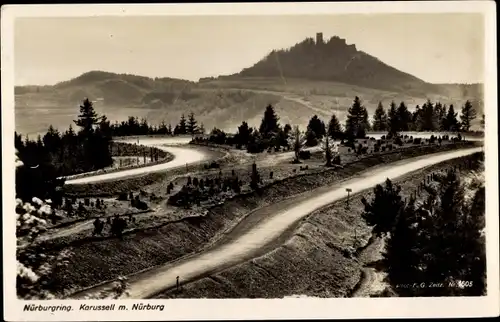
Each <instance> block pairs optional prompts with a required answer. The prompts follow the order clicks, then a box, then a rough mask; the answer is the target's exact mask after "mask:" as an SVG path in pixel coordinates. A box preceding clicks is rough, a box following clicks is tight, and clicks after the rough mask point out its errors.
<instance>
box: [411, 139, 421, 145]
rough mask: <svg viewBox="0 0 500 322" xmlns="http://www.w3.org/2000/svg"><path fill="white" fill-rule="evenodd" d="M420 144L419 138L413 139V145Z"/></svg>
mask: <svg viewBox="0 0 500 322" xmlns="http://www.w3.org/2000/svg"><path fill="white" fill-rule="evenodd" d="M421 143H422V139H421V138H414V139H413V144H421Z"/></svg>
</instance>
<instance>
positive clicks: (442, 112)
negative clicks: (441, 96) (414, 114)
mask: <svg viewBox="0 0 500 322" xmlns="http://www.w3.org/2000/svg"><path fill="white" fill-rule="evenodd" d="M434 114H435V117H436V123H437V129H439V130H442V128H441V127H442V124H443V119H444V118H445V116H446V105H442V104H441V103H440V102H437V103H436V106H435V107H434Z"/></svg>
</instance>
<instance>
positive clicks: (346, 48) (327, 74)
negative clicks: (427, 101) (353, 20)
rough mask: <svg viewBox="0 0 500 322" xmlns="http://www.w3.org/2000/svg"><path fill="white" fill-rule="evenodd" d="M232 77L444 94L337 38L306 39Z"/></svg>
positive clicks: (439, 89)
mask: <svg viewBox="0 0 500 322" xmlns="http://www.w3.org/2000/svg"><path fill="white" fill-rule="evenodd" d="M234 77H282V78H284V79H286V78H301V79H308V80H321V81H335V82H340V83H346V84H353V85H357V86H361V87H368V88H374V89H381V90H388V91H396V92H406V93H409V94H420V93H426V94H428V93H435V94H444V92H443V91H445V90H446V89H445V88H442V87H441V86H439V85H435V84H430V83H427V82H425V81H423V80H421V79H419V78H417V77H415V76H412V75H410V74H407V73H404V72H402V71H400V70H397V69H396V68H393V67H391V66H389V65H387V64H385V63H384V62H382V61H380V60H379V59H378V58H376V57H373V56H371V55H369V54H367V53H365V52H363V51H359V50H357V48H356V45H354V44H347V42H346V40H345V39H342V38H339V37H337V36H334V37H332V38H330V39H329V40H328V41H323V39H322V36H319V39H316V40H314V39H313V38H307V39H305V40H303V41H301V42H300V43H297V44H296V45H294V46H292V47H291V48H288V49H282V50H273V51H272V52H271V53H270V54H268V55H267V56H266V57H264V58H263V59H262V60H260V61H259V62H257V63H256V64H255V65H253V66H251V67H249V68H245V69H243V70H242V71H241V72H240V73H238V74H234V75H231V76H227V78H234Z"/></svg>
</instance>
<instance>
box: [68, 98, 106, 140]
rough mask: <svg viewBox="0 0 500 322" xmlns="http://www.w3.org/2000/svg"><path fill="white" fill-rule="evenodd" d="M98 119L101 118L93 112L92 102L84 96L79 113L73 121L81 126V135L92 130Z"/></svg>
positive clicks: (87, 133) (85, 134)
mask: <svg viewBox="0 0 500 322" xmlns="http://www.w3.org/2000/svg"><path fill="white" fill-rule="evenodd" d="M100 120H101V118H100V117H99V115H98V114H97V113H96V112H95V110H94V106H93V105H92V102H91V101H89V99H88V98H86V99H85V100H84V101H83V104H82V105H80V114H79V115H78V119H77V120H75V121H73V122H75V124H76V125H77V126H79V127H80V128H81V131H82V133H83V136H84V137H85V136H87V135H89V133H92V132H93V130H94V128H93V126H94V125H97V124H98V123H99V121H100Z"/></svg>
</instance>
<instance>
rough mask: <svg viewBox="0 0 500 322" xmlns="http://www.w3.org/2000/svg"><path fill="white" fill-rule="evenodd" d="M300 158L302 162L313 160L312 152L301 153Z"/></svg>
mask: <svg viewBox="0 0 500 322" xmlns="http://www.w3.org/2000/svg"><path fill="white" fill-rule="evenodd" d="M299 158H300V159H302V160H308V159H310V158H311V151H300V152H299Z"/></svg>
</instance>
